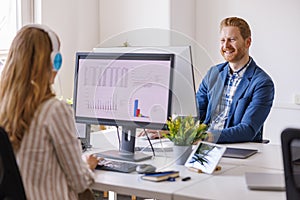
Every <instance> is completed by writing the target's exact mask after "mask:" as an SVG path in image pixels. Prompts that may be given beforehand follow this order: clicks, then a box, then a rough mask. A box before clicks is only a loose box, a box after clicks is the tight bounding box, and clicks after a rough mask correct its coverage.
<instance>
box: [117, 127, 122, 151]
mask: <svg viewBox="0 0 300 200" xmlns="http://www.w3.org/2000/svg"><path fill="white" fill-rule="evenodd" d="M116 128H117V135H118V142H119V150H120V148H121V145H120V144H121V139H120V133H119V126H118V125H116Z"/></svg>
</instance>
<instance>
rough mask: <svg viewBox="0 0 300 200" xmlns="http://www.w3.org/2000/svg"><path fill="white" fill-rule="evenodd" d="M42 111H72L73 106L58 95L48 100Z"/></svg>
mask: <svg viewBox="0 0 300 200" xmlns="http://www.w3.org/2000/svg"><path fill="white" fill-rule="evenodd" d="M40 109H41V112H43V111H44V112H47V113H48V114H49V113H51V112H71V111H72V107H71V106H70V105H69V104H67V103H66V102H65V101H63V100H59V99H57V98H56V97H53V98H50V99H48V100H46V101H45V102H44V103H43V104H42V106H41V108H40Z"/></svg>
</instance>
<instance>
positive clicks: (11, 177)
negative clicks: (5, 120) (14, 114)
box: [0, 127, 26, 200]
mask: <svg viewBox="0 0 300 200" xmlns="http://www.w3.org/2000/svg"><path fill="white" fill-rule="evenodd" d="M2 199H5V200H23V199H26V195H25V190H24V186H23V182H22V178H21V175H20V172H19V168H18V165H17V162H16V158H15V155H14V152H13V149H12V146H11V143H10V141H9V139H8V135H7V133H6V132H5V130H4V129H3V128H1V127H0V200H2Z"/></svg>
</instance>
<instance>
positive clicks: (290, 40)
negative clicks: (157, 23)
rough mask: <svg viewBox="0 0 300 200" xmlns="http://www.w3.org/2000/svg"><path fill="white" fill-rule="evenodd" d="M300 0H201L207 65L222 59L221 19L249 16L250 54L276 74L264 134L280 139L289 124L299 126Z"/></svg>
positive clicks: (199, 35) (200, 40) (200, 18)
mask: <svg viewBox="0 0 300 200" xmlns="http://www.w3.org/2000/svg"><path fill="white" fill-rule="evenodd" d="M299 10H300V1H298V0H287V1H282V0H264V1H261V0H252V1H238V0H227V1H219V0H210V1H206V0H198V1H197V12H196V13H197V17H196V18H197V19H196V20H197V31H196V32H197V36H196V38H197V41H198V43H200V44H201V45H202V46H204V47H205V49H206V50H207V53H208V54H209V56H210V57H211V58H212V63H211V62H206V61H205V60H204V61H205V62H201V61H200V63H201V65H203V66H204V67H205V68H206V69H208V68H209V67H210V65H211V64H216V63H219V62H221V61H222V58H221V56H220V54H219V46H218V44H219V38H218V37H219V35H218V33H219V22H220V21H221V20H222V19H223V18H225V17H228V16H239V17H242V18H244V19H246V20H247V21H248V22H249V24H250V27H251V29H252V39H253V41H252V47H251V48H250V54H251V56H253V58H254V59H255V61H256V63H257V64H258V65H259V66H261V67H262V68H263V69H265V71H266V72H267V73H268V74H269V75H270V76H271V77H272V78H273V81H274V83H275V92H276V94H275V102H274V103H275V104H274V107H273V109H272V111H271V114H270V116H269V118H268V119H267V122H266V124H265V136H266V137H267V138H269V139H271V142H273V143H280V133H281V131H282V130H283V129H284V128H285V127H288V126H293V127H300V110H299V109H300V106H298V105H296V104H294V102H293V101H294V95H295V94H300V84H299V76H300V67H299V61H298V56H299V46H300V37H299V35H300V26H299V25H300V21H299V19H300V12H299Z"/></svg>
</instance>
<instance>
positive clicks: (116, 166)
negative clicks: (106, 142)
mask: <svg viewBox="0 0 300 200" xmlns="http://www.w3.org/2000/svg"><path fill="white" fill-rule="evenodd" d="M136 166H137V164H135V163H129V162H122V161H116V160H106V159H104V160H101V161H99V163H98V165H97V167H96V169H100V170H107V171H114V172H122V173H130V172H134V171H136Z"/></svg>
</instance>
